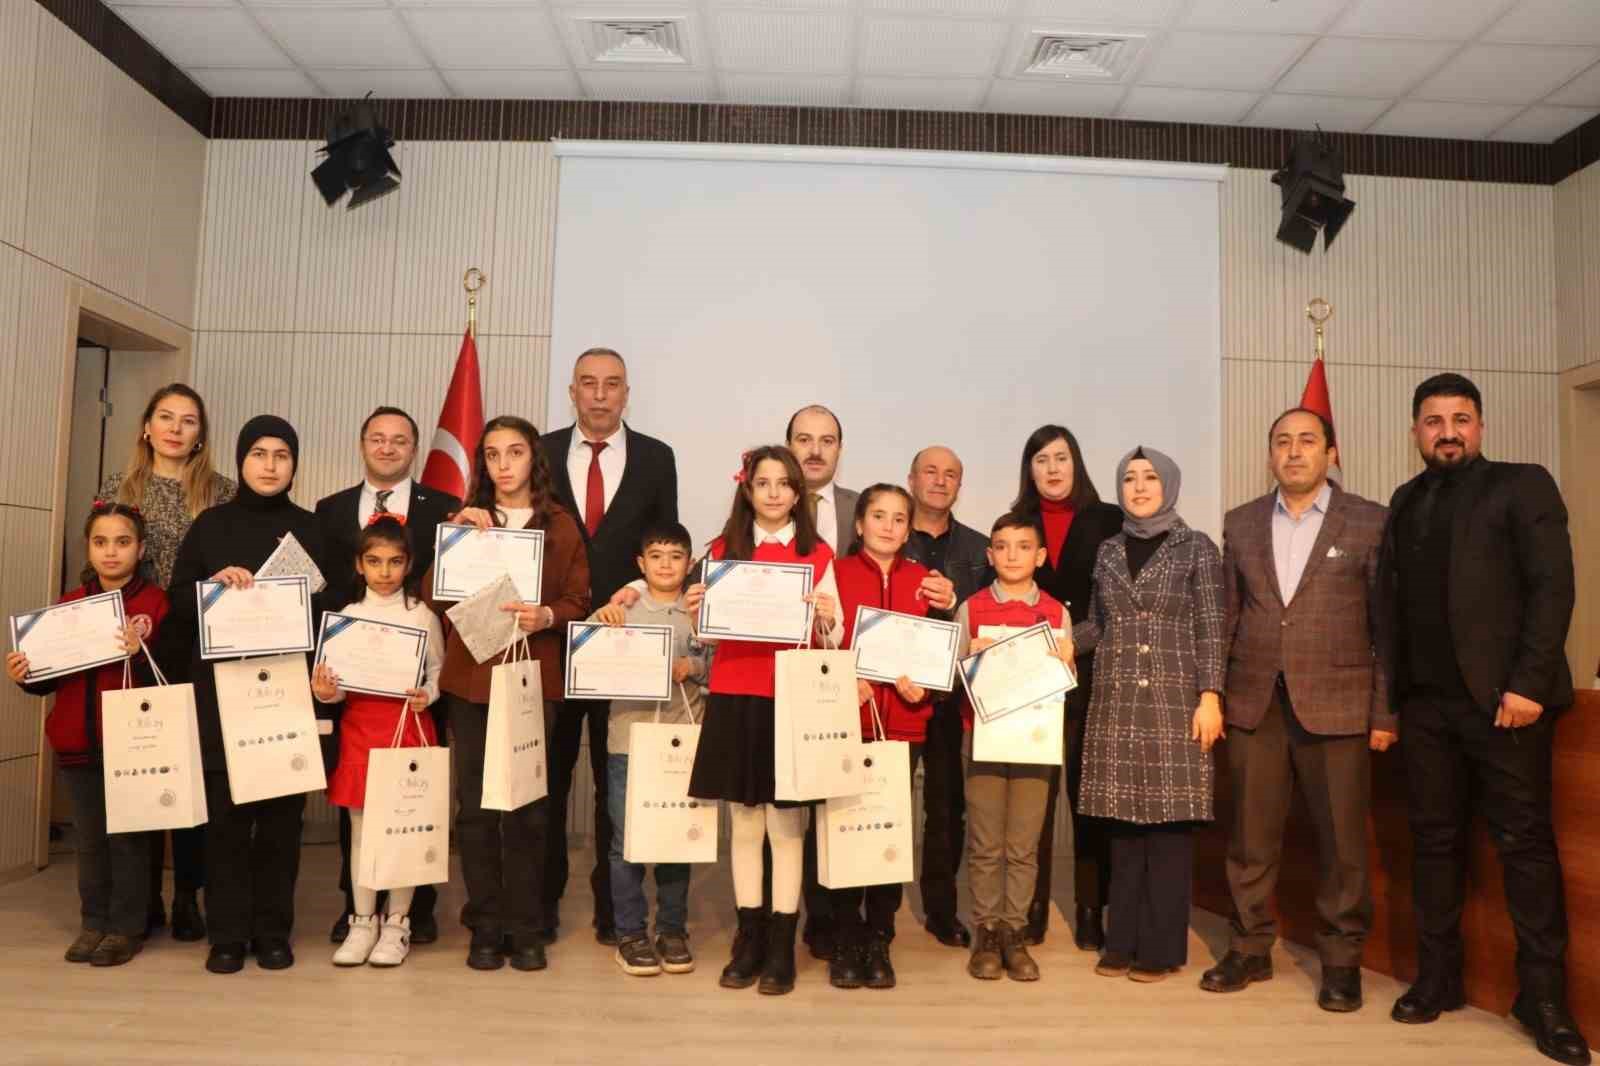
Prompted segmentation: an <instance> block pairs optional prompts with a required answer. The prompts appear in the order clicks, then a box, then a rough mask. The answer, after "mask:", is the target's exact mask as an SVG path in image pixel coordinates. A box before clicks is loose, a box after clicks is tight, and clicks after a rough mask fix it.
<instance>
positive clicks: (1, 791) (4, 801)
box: [0, 755, 39, 874]
mask: <svg viewBox="0 0 1600 1066" xmlns="http://www.w3.org/2000/svg"><path fill="white" fill-rule="evenodd" d="M38 770H39V756H37V755H25V756H22V757H21V758H16V759H8V760H6V761H5V762H0V874H4V873H10V872H13V871H16V870H27V869H30V868H31V867H32V865H33V851H34V840H33V827H34V824H35V823H36V821H37V819H38V802H37V799H36V796H35V793H34V782H35V775H36V774H37V773H38Z"/></svg>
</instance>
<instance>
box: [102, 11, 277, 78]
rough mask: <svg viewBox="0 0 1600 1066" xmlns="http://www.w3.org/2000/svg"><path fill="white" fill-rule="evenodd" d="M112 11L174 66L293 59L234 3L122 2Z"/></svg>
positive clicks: (259, 64)
mask: <svg viewBox="0 0 1600 1066" xmlns="http://www.w3.org/2000/svg"><path fill="white" fill-rule="evenodd" d="M117 14H118V15H119V16H121V18H122V20H123V21H124V22H126V23H127V24H128V25H130V26H132V27H133V28H134V29H135V30H137V31H138V33H139V36H141V37H143V38H144V39H145V40H147V41H149V42H150V43H151V44H152V45H154V46H155V48H156V51H158V52H160V53H161V54H162V55H164V56H166V57H167V58H168V59H170V60H171V61H172V62H173V63H175V64H177V65H178V66H180V67H254V68H257V69H268V68H287V67H291V66H293V65H294V64H292V63H291V62H290V61H289V59H288V57H287V56H285V55H284V54H283V52H282V51H281V50H280V49H279V48H278V47H277V46H276V45H274V44H273V43H272V41H270V40H269V39H268V38H267V36H266V34H264V33H262V32H261V31H260V30H259V29H258V28H257V27H256V24H255V23H254V22H251V21H250V16H248V15H246V14H245V13H244V12H243V11H240V10H238V9H237V8H211V7H206V8H200V7H125V8H121V9H119V10H118V11H117Z"/></svg>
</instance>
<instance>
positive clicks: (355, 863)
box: [350, 807, 761, 917]
mask: <svg viewBox="0 0 1600 1066" xmlns="http://www.w3.org/2000/svg"><path fill="white" fill-rule="evenodd" d="M360 869H361V812H360V811H359V810H357V809H356V808H354V807H352V808H350V890H351V891H350V894H351V895H352V896H354V897H355V900H356V913H357V914H360V915H363V916H365V915H369V914H371V913H372V912H373V911H375V910H377V909H378V890H377V889H375V888H368V887H366V886H365V885H363V884H361V882H359V881H357V880H356V872H357V871H358V870H360ZM758 876H759V875H758ZM415 891H416V889H415V888H391V889H389V913H390V914H391V915H395V916H399V917H404V916H405V915H407V914H409V913H410V911H411V895H412V893H413V892H415ZM756 891H757V892H759V891H761V886H760V884H759V883H758V884H757V885H756Z"/></svg>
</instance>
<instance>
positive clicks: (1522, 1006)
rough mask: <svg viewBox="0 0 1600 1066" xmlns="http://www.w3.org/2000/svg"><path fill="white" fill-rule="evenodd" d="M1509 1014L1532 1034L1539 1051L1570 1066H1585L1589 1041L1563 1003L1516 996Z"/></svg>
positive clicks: (1587, 1058) (1587, 1060)
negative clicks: (1514, 1003)
mask: <svg viewBox="0 0 1600 1066" xmlns="http://www.w3.org/2000/svg"><path fill="white" fill-rule="evenodd" d="M1511 1014H1512V1016H1513V1017H1515V1018H1516V1019H1517V1021H1519V1022H1521V1023H1522V1024H1523V1025H1525V1026H1527V1027H1528V1030H1529V1031H1530V1032H1532V1033H1533V1038H1534V1042H1535V1043H1536V1044H1537V1045H1538V1048H1539V1053H1540V1054H1541V1055H1544V1056H1545V1057H1546V1058H1550V1059H1555V1060H1556V1061H1557V1062H1565V1063H1568V1064H1570V1066H1588V1062H1589V1042H1588V1041H1587V1040H1585V1039H1584V1038H1583V1034H1582V1033H1581V1032H1579V1031H1578V1023H1577V1022H1575V1021H1573V1020H1572V1015H1571V1014H1570V1013H1568V1011H1567V1006H1566V1004H1565V1003H1561V1002H1558V1001H1556V1000H1548V999H1547V1000H1539V1001H1534V1000H1524V999H1522V998H1521V997H1520V996H1519V997H1518V998H1517V1002H1516V1005H1515V1006H1513V1007H1512V1008H1511Z"/></svg>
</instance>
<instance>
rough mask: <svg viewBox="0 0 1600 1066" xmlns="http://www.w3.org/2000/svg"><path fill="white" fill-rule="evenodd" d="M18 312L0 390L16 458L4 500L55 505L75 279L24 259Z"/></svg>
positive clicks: (3, 477) (0, 473) (5, 479)
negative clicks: (10, 360)
mask: <svg viewBox="0 0 1600 1066" xmlns="http://www.w3.org/2000/svg"><path fill="white" fill-rule="evenodd" d="M20 280H21V285H20V293H21V296H20V302H19V305H18V307H19V310H18V314H17V331H16V345H17V349H16V350H17V357H16V359H15V361H14V367H13V371H12V374H11V378H10V380H9V381H7V382H6V386H7V387H6V389H5V391H4V393H0V405H3V406H0V410H4V411H5V412H6V414H5V419H4V425H3V427H0V433H4V434H6V435H7V436H9V438H10V441H11V446H10V447H9V448H8V449H7V451H8V453H9V455H10V457H11V461H10V462H8V463H7V464H6V469H4V470H0V502H4V503H10V504H15V505H20V506H25V507H37V508H42V509H44V510H46V511H48V510H49V509H50V506H51V501H52V499H53V498H54V495H55V474H56V431H57V428H58V423H57V418H58V415H59V411H58V408H57V400H58V397H59V395H60V389H61V378H62V374H64V373H67V362H66V354H67V352H68V351H69V350H70V349H69V348H68V347H67V346H66V345H65V344H64V343H63V341H64V339H65V338H64V336H63V334H64V333H65V332H66V331H67V329H68V323H67V314H68V311H67V306H68V304H67V301H68V296H69V286H70V285H71V284H72V279H71V278H69V277H68V276H67V275H66V274H64V273H62V272H61V271H60V270H57V269H56V268H55V267H53V266H51V265H50V264H48V263H45V262H41V261H40V260H38V259H33V258H31V257H29V258H24V259H23V262H22V269H21V279H20Z"/></svg>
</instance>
